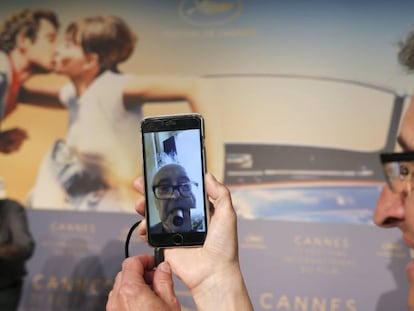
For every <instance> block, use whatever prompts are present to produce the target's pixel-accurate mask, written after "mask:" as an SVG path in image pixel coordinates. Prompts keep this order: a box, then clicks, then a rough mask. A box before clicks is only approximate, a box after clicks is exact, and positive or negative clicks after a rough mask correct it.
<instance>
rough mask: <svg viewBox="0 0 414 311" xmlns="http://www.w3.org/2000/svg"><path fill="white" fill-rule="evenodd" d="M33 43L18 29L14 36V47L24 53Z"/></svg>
mask: <svg viewBox="0 0 414 311" xmlns="http://www.w3.org/2000/svg"><path fill="white" fill-rule="evenodd" d="M31 44H33V42H32V40H31V39H30V38H29V37H28V36H27V35H26V34H25V33H24V31H20V32H19V33H18V34H17V36H16V48H17V49H18V50H19V51H20V52H22V53H24V52H26V51H27V48H28V47H29V46H30V45H31Z"/></svg>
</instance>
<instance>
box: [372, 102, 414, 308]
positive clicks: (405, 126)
mask: <svg viewBox="0 0 414 311" xmlns="http://www.w3.org/2000/svg"><path fill="white" fill-rule="evenodd" d="M397 141H398V143H399V145H400V146H401V148H402V150H403V151H414V98H413V99H412V100H411V103H410V105H409V107H408V109H407V111H406V113H405V115H404V117H403V120H402V122H401V127H400V133H399V135H398V138H397ZM413 186H414V185H411V187H413ZM412 192H413V191H412V190H411V189H406V190H404V191H402V192H401V193H393V192H392V191H391V189H390V187H389V186H388V185H385V186H384V188H383V189H382V191H381V194H380V196H379V198H378V202H377V206H376V208H375V212H374V215H373V220H374V223H375V224H376V225H378V226H380V227H384V228H389V227H397V228H398V229H400V230H401V232H402V238H403V240H404V241H405V243H406V244H407V246H408V247H409V248H411V249H414V193H412ZM407 277H408V281H409V283H410V290H409V293H408V299H407V302H408V305H409V307H410V310H414V261H411V262H410V263H409V264H408V265H407Z"/></svg>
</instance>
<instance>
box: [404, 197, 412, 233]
mask: <svg viewBox="0 0 414 311" xmlns="http://www.w3.org/2000/svg"><path fill="white" fill-rule="evenodd" d="M405 222H406V226H407V229H408V231H410V232H413V233H414V194H411V195H410V197H409V198H407V200H406V202H405Z"/></svg>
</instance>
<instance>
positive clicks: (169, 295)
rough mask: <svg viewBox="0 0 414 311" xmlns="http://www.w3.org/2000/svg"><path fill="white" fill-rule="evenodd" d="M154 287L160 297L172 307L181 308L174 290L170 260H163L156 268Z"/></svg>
mask: <svg viewBox="0 0 414 311" xmlns="http://www.w3.org/2000/svg"><path fill="white" fill-rule="evenodd" d="M153 288H154V292H155V293H156V294H157V295H158V297H160V298H161V299H162V300H163V301H164V302H165V303H166V304H167V305H168V306H170V308H171V309H179V302H178V299H177V297H176V296H175V292H174V282H173V279H172V274H171V267H170V264H169V263H168V262H166V261H164V262H162V263H161V264H159V265H158V267H157V270H155V273H154V280H153Z"/></svg>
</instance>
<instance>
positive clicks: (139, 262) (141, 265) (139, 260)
mask: <svg viewBox="0 0 414 311" xmlns="http://www.w3.org/2000/svg"><path fill="white" fill-rule="evenodd" d="M153 267H154V257H153V256H151V255H148V254H144V255H139V256H134V257H129V258H127V259H125V260H124V261H123V262H122V283H131V284H134V283H145V280H144V275H145V273H146V271H150V270H152V269H153Z"/></svg>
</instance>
